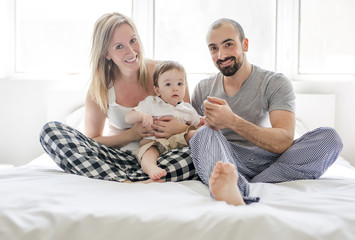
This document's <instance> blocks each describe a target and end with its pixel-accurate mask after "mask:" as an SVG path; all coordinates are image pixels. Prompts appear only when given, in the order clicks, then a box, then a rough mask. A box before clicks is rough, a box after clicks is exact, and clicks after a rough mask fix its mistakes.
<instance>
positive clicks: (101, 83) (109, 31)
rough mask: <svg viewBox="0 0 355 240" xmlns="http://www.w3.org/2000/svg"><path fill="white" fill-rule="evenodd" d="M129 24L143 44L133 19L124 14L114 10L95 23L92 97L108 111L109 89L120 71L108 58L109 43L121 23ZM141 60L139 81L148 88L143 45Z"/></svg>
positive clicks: (92, 48) (92, 58)
mask: <svg viewBox="0 0 355 240" xmlns="http://www.w3.org/2000/svg"><path fill="white" fill-rule="evenodd" d="M123 23H126V24H128V25H129V26H130V27H131V28H132V29H133V31H134V32H135V33H136V35H137V39H138V41H139V43H140V44H141V40H140V38H139V35H138V32H137V28H136V26H135V24H134V23H133V21H132V20H131V19H130V18H128V17H126V16H124V15H123V14H120V13H117V12H114V13H107V14H104V15H103V16H101V17H100V18H99V19H98V20H97V22H96V23H95V27H94V32H93V35H92V47H91V69H92V70H91V71H92V72H91V74H92V80H91V84H90V87H89V95H90V97H91V98H92V99H93V100H94V101H95V102H96V103H97V104H98V105H99V106H100V108H101V110H102V111H104V112H105V113H107V109H108V89H109V88H110V87H112V85H113V81H114V80H115V77H116V76H117V74H118V73H119V71H120V70H119V68H118V67H117V66H116V64H115V63H114V62H113V61H112V60H108V59H107V58H106V54H107V51H108V45H109V43H110V41H111V38H112V36H113V33H114V31H115V29H116V28H117V27H119V26H120V25H121V24H123ZM141 49H142V50H141V54H140V56H141V58H140V59H141V61H140V67H139V75H138V79H139V83H140V84H141V85H142V86H143V87H145V88H147V85H148V70H147V66H146V62H145V60H144V58H143V48H142V46H141Z"/></svg>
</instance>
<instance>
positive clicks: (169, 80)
mask: <svg viewBox="0 0 355 240" xmlns="http://www.w3.org/2000/svg"><path fill="white" fill-rule="evenodd" d="M158 85H159V86H158V87H156V88H155V91H156V93H157V95H158V96H160V97H161V98H162V99H163V100H164V101H165V102H167V103H169V104H171V105H174V106H176V105H177V104H178V103H179V102H181V101H182V100H183V99H184V97H185V91H186V86H185V73H184V72H181V71H179V70H177V69H172V70H170V71H167V72H164V73H163V74H161V75H160V76H159V78H158Z"/></svg>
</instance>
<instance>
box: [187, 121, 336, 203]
mask: <svg viewBox="0 0 355 240" xmlns="http://www.w3.org/2000/svg"><path fill="white" fill-rule="evenodd" d="M190 148H191V156H192V159H193V162H194V165H195V167H196V170H197V172H198V174H199V176H200V178H201V180H202V181H203V183H204V184H205V185H207V186H208V180H209V178H210V175H211V173H212V171H213V168H214V166H215V164H216V163H217V161H222V162H230V163H232V164H234V165H235V166H236V168H237V171H238V175H239V178H238V183H237V184H238V187H239V189H240V192H241V194H242V195H243V197H244V201H245V202H246V203H250V202H255V201H258V198H255V197H250V196H249V182H252V183H253V182H267V183H278V182H285V181H291V180H299V179H316V178H319V177H320V176H321V175H322V174H323V173H324V172H325V171H326V170H327V168H328V167H329V166H330V165H331V164H333V162H334V161H335V160H336V159H337V157H338V156H339V154H340V152H341V150H342V148H343V144H342V141H341V138H340V137H339V135H338V134H337V133H336V131H335V130H334V129H332V128H329V127H321V128H317V129H315V130H313V131H310V132H307V133H306V134H304V135H303V136H302V137H300V138H298V139H296V140H295V141H294V144H293V145H292V146H291V147H290V148H289V149H288V150H286V151H285V152H284V153H282V154H281V155H280V154H275V153H271V152H268V151H265V150H263V149H261V148H259V147H256V146H241V145H236V144H233V143H231V142H229V141H228V140H227V139H226V138H225V137H224V135H223V134H222V133H221V132H220V131H215V130H213V129H211V128H209V127H202V128H201V129H199V130H198V131H197V132H196V134H195V135H194V136H193V138H192V139H191V140H190Z"/></svg>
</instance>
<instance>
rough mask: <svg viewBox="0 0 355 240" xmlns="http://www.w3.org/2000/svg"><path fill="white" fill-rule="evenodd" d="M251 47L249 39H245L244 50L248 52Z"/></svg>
mask: <svg viewBox="0 0 355 240" xmlns="http://www.w3.org/2000/svg"><path fill="white" fill-rule="evenodd" d="M248 49H249V40H248V39H247V38H244V39H243V51H244V52H247V51H248Z"/></svg>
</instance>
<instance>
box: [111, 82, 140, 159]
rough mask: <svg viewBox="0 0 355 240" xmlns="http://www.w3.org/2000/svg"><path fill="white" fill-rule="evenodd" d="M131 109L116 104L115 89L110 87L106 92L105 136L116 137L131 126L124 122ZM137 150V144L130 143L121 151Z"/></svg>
mask: <svg viewBox="0 0 355 240" xmlns="http://www.w3.org/2000/svg"><path fill="white" fill-rule="evenodd" d="M132 109H133V108H129V107H124V106H121V105H119V104H117V103H116V94H115V89H114V88H113V87H111V88H110V89H109V90H108V110H107V119H108V121H107V129H106V131H105V134H106V135H108V136H113V135H117V134H118V133H120V132H123V131H124V130H127V129H129V128H131V127H132V124H128V123H127V122H126V120H125V115H126V113H127V112H130V111H132ZM138 148H139V142H138V141H136V142H131V143H128V144H127V145H125V146H123V147H122V148H121V149H122V150H131V151H133V152H134V151H136V150H137V149H138Z"/></svg>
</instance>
